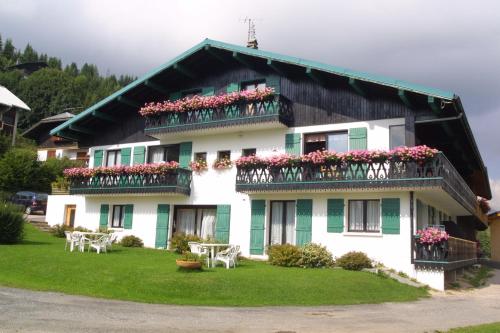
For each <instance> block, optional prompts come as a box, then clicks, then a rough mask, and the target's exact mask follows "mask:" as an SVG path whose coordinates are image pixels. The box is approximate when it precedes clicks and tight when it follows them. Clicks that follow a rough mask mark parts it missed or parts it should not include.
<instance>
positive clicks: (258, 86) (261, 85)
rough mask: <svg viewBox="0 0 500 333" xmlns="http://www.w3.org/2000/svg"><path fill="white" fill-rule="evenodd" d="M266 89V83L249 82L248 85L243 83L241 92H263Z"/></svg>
mask: <svg viewBox="0 0 500 333" xmlns="http://www.w3.org/2000/svg"><path fill="white" fill-rule="evenodd" d="M264 88H266V83H265V82H264V81H254V82H248V83H243V84H242V85H241V90H251V91H252V90H257V89H258V90H263V89H264Z"/></svg>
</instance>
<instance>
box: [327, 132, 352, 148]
mask: <svg viewBox="0 0 500 333" xmlns="http://www.w3.org/2000/svg"><path fill="white" fill-rule="evenodd" d="M328 150H330V151H335V152H338V153H343V152H347V151H348V137H347V132H342V133H331V134H328Z"/></svg>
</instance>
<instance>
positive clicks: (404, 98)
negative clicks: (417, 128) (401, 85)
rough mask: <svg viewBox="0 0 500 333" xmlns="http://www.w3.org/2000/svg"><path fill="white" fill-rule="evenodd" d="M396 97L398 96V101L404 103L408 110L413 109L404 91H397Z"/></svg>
mask: <svg viewBox="0 0 500 333" xmlns="http://www.w3.org/2000/svg"><path fill="white" fill-rule="evenodd" d="M398 96H399V99H401V101H402V102H403V103H404V105H406V106H407V107H408V108H410V109H413V108H414V105H413V104H412V102H411V101H410V99H409V98H408V95H407V94H406V91H404V90H403V89H399V90H398Z"/></svg>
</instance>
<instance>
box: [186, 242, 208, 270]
mask: <svg viewBox="0 0 500 333" xmlns="http://www.w3.org/2000/svg"><path fill="white" fill-rule="evenodd" d="M188 245H189V252H191V253H194V254H197V255H199V256H206V261H207V266H210V252H209V250H208V249H207V248H206V247H203V246H201V244H200V243H198V242H188Z"/></svg>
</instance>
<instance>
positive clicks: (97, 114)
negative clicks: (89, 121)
mask: <svg viewBox="0 0 500 333" xmlns="http://www.w3.org/2000/svg"><path fill="white" fill-rule="evenodd" d="M92 115H93V116H94V117H96V118H99V119H102V120H106V121H109V122H112V123H117V124H119V123H120V119H118V118H117V117H115V116H111V115H109V114H107V113H104V112H101V111H92Z"/></svg>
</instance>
